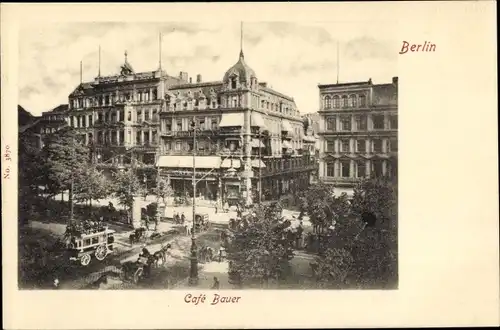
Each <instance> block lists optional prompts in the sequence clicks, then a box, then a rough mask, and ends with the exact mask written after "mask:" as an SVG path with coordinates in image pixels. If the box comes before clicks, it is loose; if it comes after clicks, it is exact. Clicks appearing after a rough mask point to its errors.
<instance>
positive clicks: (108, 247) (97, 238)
mask: <svg viewBox="0 0 500 330" xmlns="http://www.w3.org/2000/svg"><path fill="white" fill-rule="evenodd" d="M114 233H115V231H114V230H110V229H108V228H107V227H104V226H102V225H101V224H98V223H92V222H85V223H84V224H83V225H82V226H68V228H67V229H66V233H65V241H66V248H67V251H68V253H69V260H71V261H78V262H80V264H81V265H82V266H88V264H90V261H91V259H92V255H93V256H95V258H96V259H97V260H99V261H102V260H104V259H105V258H106V257H107V256H108V255H109V254H111V253H113V250H114V242H115V238H114Z"/></svg>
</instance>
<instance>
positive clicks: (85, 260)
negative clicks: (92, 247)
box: [80, 254, 92, 266]
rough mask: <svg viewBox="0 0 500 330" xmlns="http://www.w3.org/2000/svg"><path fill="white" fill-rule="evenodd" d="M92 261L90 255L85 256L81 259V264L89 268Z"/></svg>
mask: <svg viewBox="0 0 500 330" xmlns="http://www.w3.org/2000/svg"><path fill="white" fill-rule="evenodd" d="M90 259H92V257H91V256H90V254H84V255H83V256H82V257H81V258H80V264H81V265H82V266H88V265H89V264H90Z"/></svg>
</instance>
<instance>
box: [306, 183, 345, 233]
mask: <svg viewBox="0 0 500 330" xmlns="http://www.w3.org/2000/svg"><path fill="white" fill-rule="evenodd" d="M298 200H299V207H300V210H301V212H302V213H306V214H308V215H309V219H310V221H311V223H312V225H313V227H314V232H315V233H324V232H325V230H326V228H328V227H330V226H331V225H333V224H334V222H336V223H338V222H339V221H343V220H344V219H346V217H347V216H348V214H349V201H348V197H347V195H346V194H342V195H340V196H335V194H334V192H333V186H331V185H327V184H323V183H320V184H316V185H312V186H310V187H309V189H307V190H305V191H303V192H300V193H299V195H298Z"/></svg>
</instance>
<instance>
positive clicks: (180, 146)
mask: <svg viewBox="0 0 500 330" xmlns="http://www.w3.org/2000/svg"><path fill="white" fill-rule="evenodd" d="M181 148H182V144H181V141H177V142H175V151H181Z"/></svg>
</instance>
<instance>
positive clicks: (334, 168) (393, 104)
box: [318, 77, 398, 193]
mask: <svg viewBox="0 0 500 330" xmlns="http://www.w3.org/2000/svg"><path fill="white" fill-rule="evenodd" d="M318 87H319V97H320V111H318V113H319V115H320V132H319V135H320V157H319V179H320V180H321V181H323V182H325V183H331V184H334V185H335V187H336V188H338V190H339V191H345V192H347V193H350V192H352V188H353V187H354V185H355V184H356V183H357V182H359V180H361V179H362V178H366V177H380V176H390V177H397V170H398V78H397V77H394V78H393V79H392V83H388V84H373V83H372V81H371V79H370V80H368V81H367V82H353V83H340V84H327V85H319V86H318Z"/></svg>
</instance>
